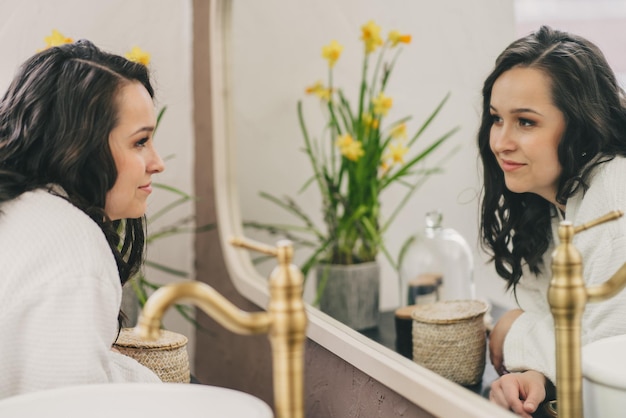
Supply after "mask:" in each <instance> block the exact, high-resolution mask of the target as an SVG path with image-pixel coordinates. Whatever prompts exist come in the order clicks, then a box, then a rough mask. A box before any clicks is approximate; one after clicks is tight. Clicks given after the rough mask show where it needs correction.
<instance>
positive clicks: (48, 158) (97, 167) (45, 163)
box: [0, 40, 154, 284]
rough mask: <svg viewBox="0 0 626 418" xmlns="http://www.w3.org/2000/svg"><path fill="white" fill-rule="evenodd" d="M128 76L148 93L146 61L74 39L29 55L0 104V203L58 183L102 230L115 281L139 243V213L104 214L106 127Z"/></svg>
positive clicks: (108, 174) (109, 182) (132, 262)
mask: <svg viewBox="0 0 626 418" xmlns="http://www.w3.org/2000/svg"><path fill="white" fill-rule="evenodd" d="M130 82H140V83H141V84H142V85H143V86H144V87H145V88H146V90H147V91H148V93H149V94H150V96H151V97H153V96H154V90H153V88H152V86H151V84H150V79H149V74H148V70H147V68H146V67H145V66H143V65H141V64H138V63H134V62H131V61H129V60H127V59H125V58H123V57H120V56H117V55H113V54H109V53H106V52H104V51H102V50H100V49H99V48H97V47H96V46H95V45H93V44H92V43H91V42H89V41H86V40H80V41H78V42H76V43H73V44H66V45H62V46H58V47H53V48H49V49H46V50H44V51H41V52H39V53H37V54H36V55H34V56H32V57H31V58H29V59H28V60H27V61H26V62H25V63H24V64H23V65H22V66H21V67H20V69H19V71H18V73H17V74H16V76H15V78H14V79H13V82H12V83H11V85H10V86H9V88H8V90H7V92H6V93H5V95H4V97H3V98H2V101H1V102H0V204H1V203H2V202H6V201H8V200H11V199H14V198H16V197H17V196H19V195H20V194H22V193H24V192H26V191H29V190H33V189H36V188H41V187H47V185H49V184H57V185H59V186H61V187H62V188H63V190H64V191H65V192H66V193H67V199H68V200H69V201H70V202H71V203H72V204H73V205H75V206H76V207H78V208H79V209H81V210H82V211H84V212H85V213H86V214H87V215H88V216H89V217H90V218H91V219H93V220H94V222H96V223H97V224H98V226H99V227H100V228H101V229H102V231H103V232H104V234H105V236H106V239H107V241H108V243H109V246H110V247H111V251H112V252H113V255H114V256H115V260H116V262H117V268H118V271H119V273H120V280H121V283H122V284H124V283H125V282H126V281H127V280H128V279H129V278H130V277H132V275H133V274H135V273H136V272H137V271H138V270H139V269H140V267H141V263H142V261H143V254H144V247H145V220H144V218H139V219H126V220H121V221H115V222H113V221H111V220H110V219H109V218H108V217H107V215H106V213H105V212H104V207H105V199H106V193H107V191H109V190H110V189H111V188H112V187H113V185H114V183H115V180H116V178H117V170H116V168H115V162H114V160H113V156H112V154H111V150H110V148H109V133H110V132H111V131H112V130H113V128H114V127H115V126H116V125H117V123H118V120H119V115H118V100H117V97H118V93H119V91H120V89H121V88H122V87H123V86H124V85H126V84H128V83H130ZM0 216H1V215H0Z"/></svg>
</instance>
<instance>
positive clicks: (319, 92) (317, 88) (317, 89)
mask: <svg viewBox="0 0 626 418" xmlns="http://www.w3.org/2000/svg"><path fill="white" fill-rule="evenodd" d="M305 92H306V94H314V95H316V96H317V97H319V98H320V99H322V100H325V101H327V102H328V101H330V93H331V89H329V88H326V87H324V84H322V82H321V81H317V82H316V83H315V84H313V85H312V86H309V87H307V88H306V90H305Z"/></svg>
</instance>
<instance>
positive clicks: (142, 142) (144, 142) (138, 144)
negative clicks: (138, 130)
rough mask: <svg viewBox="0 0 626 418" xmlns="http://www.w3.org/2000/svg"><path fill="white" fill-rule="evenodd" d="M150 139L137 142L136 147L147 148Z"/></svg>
mask: <svg viewBox="0 0 626 418" xmlns="http://www.w3.org/2000/svg"><path fill="white" fill-rule="evenodd" d="M148 139H149V138H148V137H145V138H141V139H140V140H139V141H137V142H135V146H136V147H139V148H143V147H145V146H146V142H148Z"/></svg>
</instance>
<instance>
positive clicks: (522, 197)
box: [478, 27, 626, 417]
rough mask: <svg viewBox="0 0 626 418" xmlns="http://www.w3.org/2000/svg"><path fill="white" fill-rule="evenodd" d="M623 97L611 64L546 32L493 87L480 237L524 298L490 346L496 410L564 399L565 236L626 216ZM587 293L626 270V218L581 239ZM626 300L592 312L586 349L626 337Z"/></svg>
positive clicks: (498, 68)
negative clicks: (563, 231) (553, 294)
mask: <svg viewBox="0 0 626 418" xmlns="http://www.w3.org/2000/svg"><path fill="white" fill-rule="evenodd" d="M624 100H625V97H624V91H623V90H622V89H621V87H620V86H619V83H618V81H617V80H616V77H615V75H614V73H613V71H612V70H611V68H610V67H609V65H608V63H607V61H606V59H605V58H604V56H603V54H602V52H601V51H600V50H599V49H598V48H597V47H596V46H595V45H594V44H592V43H591V42H589V41H588V40H586V39H584V38H581V37H579V36H576V35H573V34H569V33H565V32H561V31H557V30H553V29H551V28H549V27H542V28H540V29H539V30H538V31H537V32H535V33H532V34H530V35H528V36H526V37H523V38H521V39H519V40H517V41H515V42H513V43H512V44H511V45H510V46H509V47H507V48H506V49H505V51H504V52H502V54H501V55H500V56H499V57H498V59H497V60H496V65H495V68H494V70H493V72H492V73H491V74H490V75H489V77H488V78H487V80H486V81H485V83H484V87H483V115H482V122H481V127H480V130H479V134H478V144H479V150H480V155H481V159H482V162H483V168H484V176H483V177H484V179H483V180H484V193H483V200H482V208H481V237H482V242H483V245H484V247H485V249H486V250H487V251H488V252H489V253H490V254H491V255H492V259H493V261H494V264H495V267H496V271H497V272H498V274H499V275H500V276H501V277H502V278H504V279H505V280H506V281H507V285H508V288H509V289H510V290H511V291H513V292H515V296H516V300H517V302H518V305H519V308H518V309H513V310H511V311H509V312H507V313H506V314H505V315H503V317H502V318H501V319H500V320H499V321H498V322H497V323H496V325H495V327H494V329H493V332H492V333H491V335H490V342H489V348H490V355H491V360H492V363H493V365H494V366H495V368H496V370H497V371H498V372H499V374H500V375H501V377H500V378H499V379H497V380H496V381H495V382H494V383H493V384H492V386H491V391H490V399H491V400H492V401H494V402H496V403H498V404H500V405H502V406H504V407H506V408H509V409H511V410H512V411H514V412H515V413H517V414H519V415H521V416H524V417H530V416H531V414H532V413H534V412H535V411H536V410H537V408H538V407H539V405H540V403H541V402H543V401H544V400H546V397H547V396H548V397H549V396H550V392H552V393H553V392H554V385H553V384H554V383H555V377H556V372H555V369H556V366H555V354H554V346H555V337H554V322H553V318H552V315H551V313H550V308H549V305H548V299H547V289H548V285H549V282H550V274H551V272H550V255H551V253H552V250H553V249H554V246H555V244H557V243H558V242H557V240H558V236H557V233H556V231H557V227H558V224H559V222H560V221H561V220H563V219H566V220H568V221H571V222H572V223H573V224H574V225H580V224H583V223H586V222H589V221H591V220H594V219H596V218H598V217H600V216H602V215H604V214H606V213H607V212H609V211H611V210H616V209H617V210H622V211H625V210H626V187H625V186H624V185H625V184H626V158H625V156H626V110H625V107H624ZM573 244H574V246H576V248H577V249H578V250H579V251H580V253H581V255H582V258H583V266H584V271H583V277H584V280H585V282H586V284H587V285H591V284H598V283H602V282H604V281H606V280H607V279H608V278H609V277H611V276H612V275H613V274H614V273H615V271H617V269H618V268H619V267H620V266H621V265H622V264H623V263H624V262H626V218H621V219H619V220H617V221H613V222H610V223H606V224H603V225H600V226H597V227H595V228H593V229H590V230H588V231H585V232H583V233H581V234H577V235H576V236H575V237H574V240H573ZM624 318H626V292H621V293H620V294H619V295H617V296H615V297H613V298H612V299H610V300H608V301H605V302H602V303H598V304H589V305H588V306H587V307H586V309H585V312H584V315H583V319H582V343H583V345H584V344H588V343H590V342H592V341H595V340H598V339H601V338H605V337H609V336H612V335H619V334H625V333H626V321H625V320H624Z"/></svg>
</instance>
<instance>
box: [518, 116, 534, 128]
mask: <svg viewBox="0 0 626 418" xmlns="http://www.w3.org/2000/svg"><path fill="white" fill-rule="evenodd" d="M519 124H520V125H521V126H524V127H526V126H534V125H535V122H533V121H532V120H530V119H524V118H520V120H519Z"/></svg>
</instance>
